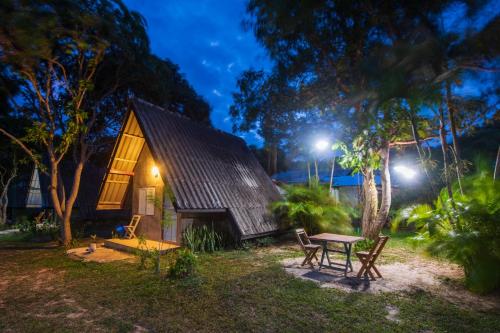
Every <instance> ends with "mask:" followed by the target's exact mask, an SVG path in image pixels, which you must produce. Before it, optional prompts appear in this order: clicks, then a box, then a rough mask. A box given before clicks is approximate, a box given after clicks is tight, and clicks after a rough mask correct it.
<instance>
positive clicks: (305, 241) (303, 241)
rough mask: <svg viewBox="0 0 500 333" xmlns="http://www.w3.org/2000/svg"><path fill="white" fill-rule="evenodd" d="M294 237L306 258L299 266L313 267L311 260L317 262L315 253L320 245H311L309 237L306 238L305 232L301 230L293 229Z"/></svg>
mask: <svg viewBox="0 0 500 333" xmlns="http://www.w3.org/2000/svg"><path fill="white" fill-rule="evenodd" d="M295 235H296V236H297V240H298V241H299V245H300V247H301V248H302V251H304V254H305V255H306V258H305V259H304V261H303V262H302V265H301V266H304V265H305V264H309V265H311V267H314V265H313V263H312V260H313V258H316V261H317V262H319V259H318V257H317V256H316V253H317V252H318V250H319V249H321V245H318V244H312V243H311V240H309V237H308V236H307V233H306V231H305V230H304V229H302V228H300V229H295Z"/></svg>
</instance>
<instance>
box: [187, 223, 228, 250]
mask: <svg viewBox="0 0 500 333" xmlns="http://www.w3.org/2000/svg"><path fill="white" fill-rule="evenodd" d="M182 236H183V242H184V244H185V246H187V247H188V248H189V249H190V250H191V251H193V252H215V251H218V250H222V249H223V248H224V244H223V237H222V235H221V234H220V233H218V232H217V231H215V229H214V226H213V223H212V226H211V227H210V228H209V227H207V226H206V225H202V226H201V227H193V226H189V227H187V228H186V230H184V233H183V235H182Z"/></svg>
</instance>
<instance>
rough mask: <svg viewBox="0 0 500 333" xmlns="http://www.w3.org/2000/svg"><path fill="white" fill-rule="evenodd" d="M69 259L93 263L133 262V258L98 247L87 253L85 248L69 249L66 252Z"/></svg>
mask: <svg viewBox="0 0 500 333" xmlns="http://www.w3.org/2000/svg"><path fill="white" fill-rule="evenodd" d="M66 254H67V255H68V257H69V258H71V259H75V260H83V261H93V262H99V263H103V262H112V261H118V260H134V259H135V256H134V255H132V254H129V253H125V252H120V251H117V250H113V249H109V248H106V247H98V248H97V251H95V252H89V251H88V249H87V248H86V247H79V248H75V249H70V250H68V251H67V252H66Z"/></svg>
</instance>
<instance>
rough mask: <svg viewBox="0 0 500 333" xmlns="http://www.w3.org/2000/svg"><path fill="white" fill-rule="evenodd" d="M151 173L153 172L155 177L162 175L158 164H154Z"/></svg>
mask: <svg viewBox="0 0 500 333" xmlns="http://www.w3.org/2000/svg"><path fill="white" fill-rule="evenodd" d="M151 173H152V174H153V177H155V178H158V177H159V176H160V169H158V167H157V166H156V165H153V167H152V168H151Z"/></svg>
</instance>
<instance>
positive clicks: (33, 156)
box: [0, 127, 48, 175]
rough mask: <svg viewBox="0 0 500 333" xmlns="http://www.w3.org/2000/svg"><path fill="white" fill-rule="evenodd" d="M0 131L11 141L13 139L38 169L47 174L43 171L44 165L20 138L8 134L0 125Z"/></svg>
mask: <svg viewBox="0 0 500 333" xmlns="http://www.w3.org/2000/svg"><path fill="white" fill-rule="evenodd" d="M0 133H3V134H4V135H5V136H6V137H8V138H9V139H11V140H12V141H14V142H15V143H16V144H17V145H18V146H19V147H21V149H22V150H24V151H25V152H26V154H28V155H29V156H30V157H31V159H32V160H33V162H34V163H35V164H36V165H37V166H38V169H40V171H42V172H43V173H44V174H46V175H48V173H47V171H45V167H44V165H43V164H42V163H41V162H40V161H39V160H38V158H37V157H36V155H35V154H34V153H33V151H31V149H29V148H28V147H27V146H26V145H25V144H24V143H23V142H22V141H21V140H19V139H18V138H16V137H15V136H14V135H12V134H10V133H9V132H7V131H6V130H4V129H3V128H1V127H0Z"/></svg>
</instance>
